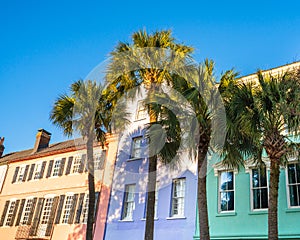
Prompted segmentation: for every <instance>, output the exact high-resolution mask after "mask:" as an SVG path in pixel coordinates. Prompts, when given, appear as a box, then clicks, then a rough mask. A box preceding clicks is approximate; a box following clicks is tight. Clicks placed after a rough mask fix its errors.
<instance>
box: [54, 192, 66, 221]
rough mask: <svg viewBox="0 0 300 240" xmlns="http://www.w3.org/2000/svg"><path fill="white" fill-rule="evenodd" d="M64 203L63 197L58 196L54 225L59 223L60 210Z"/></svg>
mask: <svg viewBox="0 0 300 240" xmlns="http://www.w3.org/2000/svg"><path fill="white" fill-rule="evenodd" d="M64 202H65V195H60V199H59V205H58V209H57V213H56V218H55V224H59V223H60V217H61V212H62V209H63V206H64Z"/></svg>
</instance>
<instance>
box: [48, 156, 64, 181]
mask: <svg viewBox="0 0 300 240" xmlns="http://www.w3.org/2000/svg"><path fill="white" fill-rule="evenodd" d="M56 161H60V164H59V168H58V174H59V169H60V168H61V161H62V158H55V159H54V160H53V166H52V170H51V175H50V177H51V178H57V177H59V176H58V175H55V176H53V174H54V166H55V162H56Z"/></svg>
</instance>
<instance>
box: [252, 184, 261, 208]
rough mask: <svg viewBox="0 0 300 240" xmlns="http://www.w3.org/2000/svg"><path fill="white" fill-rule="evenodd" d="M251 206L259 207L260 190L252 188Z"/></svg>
mask: <svg viewBox="0 0 300 240" xmlns="http://www.w3.org/2000/svg"><path fill="white" fill-rule="evenodd" d="M253 208H254V209H259V208H260V190H259V189H253Z"/></svg>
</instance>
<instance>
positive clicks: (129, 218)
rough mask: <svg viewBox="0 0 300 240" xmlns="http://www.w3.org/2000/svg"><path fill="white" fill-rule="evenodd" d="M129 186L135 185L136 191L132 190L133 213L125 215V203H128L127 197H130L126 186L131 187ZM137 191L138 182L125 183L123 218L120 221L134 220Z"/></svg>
mask: <svg viewBox="0 0 300 240" xmlns="http://www.w3.org/2000/svg"><path fill="white" fill-rule="evenodd" d="M129 186H134V191H133V192H132V193H133V206H132V214H131V216H126V217H124V210H125V203H128V202H129V201H128V200H126V197H128V195H129V193H130V192H129V191H128V192H127V191H126V190H127V189H126V187H129ZM135 192H136V184H135V183H133V184H126V185H125V191H124V197H123V203H122V211H121V214H122V215H121V219H120V221H123V222H126V221H133V214H134V210H135V197H136V196H135Z"/></svg>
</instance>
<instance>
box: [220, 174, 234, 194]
mask: <svg viewBox="0 0 300 240" xmlns="http://www.w3.org/2000/svg"><path fill="white" fill-rule="evenodd" d="M221 189H222V190H233V172H222V173H221Z"/></svg>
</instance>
